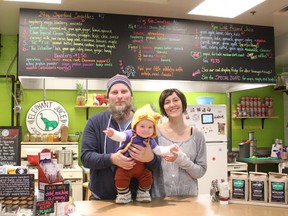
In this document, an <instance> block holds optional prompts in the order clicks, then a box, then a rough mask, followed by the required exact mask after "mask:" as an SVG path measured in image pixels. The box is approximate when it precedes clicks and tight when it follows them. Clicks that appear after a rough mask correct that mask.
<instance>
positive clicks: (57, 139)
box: [53, 134, 59, 142]
mask: <svg viewBox="0 0 288 216" xmlns="http://www.w3.org/2000/svg"><path fill="white" fill-rule="evenodd" d="M53 142H59V134H54V135H53Z"/></svg>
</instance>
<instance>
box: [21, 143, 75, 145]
mask: <svg viewBox="0 0 288 216" xmlns="http://www.w3.org/2000/svg"><path fill="white" fill-rule="evenodd" d="M39 144H40V145H78V142H21V145H39Z"/></svg>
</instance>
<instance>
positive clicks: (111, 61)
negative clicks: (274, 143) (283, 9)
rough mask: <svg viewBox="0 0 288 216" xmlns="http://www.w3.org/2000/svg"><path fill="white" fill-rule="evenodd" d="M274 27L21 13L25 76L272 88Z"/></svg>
mask: <svg viewBox="0 0 288 216" xmlns="http://www.w3.org/2000/svg"><path fill="white" fill-rule="evenodd" d="M274 55H275V54H274V30H273V27H265V26H251V25H246V24H231V23H217V22H204V21H194V20H183V19H173V18H161V17H144V16H129V15H116V14H104V13H103V14H99V13H88V12H76V11H51V10H34V9H21V10H20V29H19V61H18V68H19V76H36V77H38V76H40V77H43V76H45V77H76V78H109V77H111V76H112V75H114V74H116V73H122V74H126V75H127V76H129V77H130V78H135V79H157V80H161V79H169V80H191V81H219V82H245V83H246V82H249V83H274V82H275V57H274Z"/></svg>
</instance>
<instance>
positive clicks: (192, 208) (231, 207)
mask: <svg viewBox="0 0 288 216" xmlns="http://www.w3.org/2000/svg"><path fill="white" fill-rule="evenodd" d="M248 203H249V202H248ZM75 205H76V213H77V214H73V215H75V216H76V215H77V216H79V215H82V216H95V215H101V216H105V215H109V216H113V215H117V216H118V215H121V214H123V215H125V216H135V215H139V216H140V215H141V216H148V215H149V216H154V215H155V216H156V215H157V216H160V215H163V216H164V215H181V216H186V215H187V216H191V215H199V216H208V215H209V216H212V215H215V216H216V215H218V216H219V215H221V216H231V215H241V216H252V215H253V216H254V215H285V214H287V208H286V207H288V206H287V205H284V204H283V206H284V207H283V208H282V207H274V206H272V207H271V206H269V204H268V203H267V204H262V205H253V204H249V205H248V204H247V203H243V204H239V203H229V204H228V205H222V204H220V203H218V202H216V203H214V202H211V201H210V196H209V195H208V194H203V195H199V196H198V197H167V198H161V199H153V201H152V202H151V203H138V202H135V201H134V202H132V203H129V204H124V205H122V204H115V203H114V200H113V201H77V202H75Z"/></svg>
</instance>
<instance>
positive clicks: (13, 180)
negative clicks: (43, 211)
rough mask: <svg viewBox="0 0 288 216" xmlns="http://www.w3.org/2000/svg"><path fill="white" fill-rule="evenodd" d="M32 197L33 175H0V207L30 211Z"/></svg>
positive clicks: (33, 188) (33, 187)
mask: <svg viewBox="0 0 288 216" xmlns="http://www.w3.org/2000/svg"><path fill="white" fill-rule="evenodd" d="M34 196H35V182H34V174H9V175H7V174H2V175H0V198H1V203H2V207H7V208H8V207H11V208H12V209H17V208H19V207H21V208H22V207H23V208H28V209H32V208H33V205H34Z"/></svg>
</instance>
